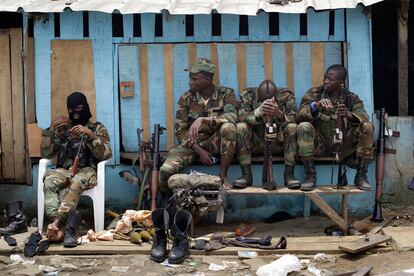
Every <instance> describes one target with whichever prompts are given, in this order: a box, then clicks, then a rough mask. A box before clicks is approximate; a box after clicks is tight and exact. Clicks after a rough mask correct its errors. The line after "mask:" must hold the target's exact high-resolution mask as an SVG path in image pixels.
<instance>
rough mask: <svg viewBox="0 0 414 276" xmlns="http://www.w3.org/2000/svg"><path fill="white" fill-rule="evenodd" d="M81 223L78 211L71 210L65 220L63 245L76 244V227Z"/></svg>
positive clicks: (72, 245)
mask: <svg viewBox="0 0 414 276" xmlns="http://www.w3.org/2000/svg"><path fill="white" fill-rule="evenodd" d="M80 223H81V216H80V214H79V212H78V211H76V210H71V211H70V212H69V215H68V218H67V220H66V227H65V238H64V239H63V246H64V247H76V246H78V228H79V225H80Z"/></svg>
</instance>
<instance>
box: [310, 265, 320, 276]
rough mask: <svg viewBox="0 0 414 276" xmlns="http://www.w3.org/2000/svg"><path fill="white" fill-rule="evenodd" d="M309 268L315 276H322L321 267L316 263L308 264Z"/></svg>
mask: <svg viewBox="0 0 414 276" xmlns="http://www.w3.org/2000/svg"><path fill="white" fill-rule="evenodd" d="M307 270H308V271H309V272H310V273H312V274H313V275H315V276H322V272H321V271H320V270H319V269H317V268H316V267H315V265H314V264H310V265H308V269H307Z"/></svg>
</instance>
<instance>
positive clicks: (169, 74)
mask: <svg viewBox="0 0 414 276" xmlns="http://www.w3.org/2000/svg"><path fill="white" fill-rule="evenodd" d="M173 47H174V45H173V44H165V45H164V81H165V85H164V87H165V89H164V93H165V121H166V128H167V149H168V150H170V149H171V148H172V147H173V146H174V66H173Z"/></svg>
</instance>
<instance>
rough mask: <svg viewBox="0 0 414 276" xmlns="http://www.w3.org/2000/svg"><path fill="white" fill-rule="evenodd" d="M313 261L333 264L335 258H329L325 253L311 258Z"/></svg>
mask: <svg viewBox="0 0 414 276" xmlns="http://www.w3.org/2000/svg"><path fill="white" fill-rule="evenodd" d="M313 261H315V262H320V263H335V262H336V258H335V257H334V256H329V255H327V254H325V253H318V254H316V255H315V256H313Z"/></svg>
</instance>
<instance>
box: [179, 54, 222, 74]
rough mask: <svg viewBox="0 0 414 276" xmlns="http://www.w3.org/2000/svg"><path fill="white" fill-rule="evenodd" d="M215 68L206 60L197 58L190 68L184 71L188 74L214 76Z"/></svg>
mask: <svg viewBox="0 0 414 276" xmlns="http://www.w3.org/2000/svg"><path fill="white" fill-rule="evenodd" d="M214 69H215V66H214V64H213V63H212V62H211V60H209V59H208V58H197V59H196V61H195V62H194V63H193V65H192V66H191V67H190V68H187V69H184V70H185V71H188V72H190V73H194V74H196V73H208V74H211V75H213V74H214Z"/></svg>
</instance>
